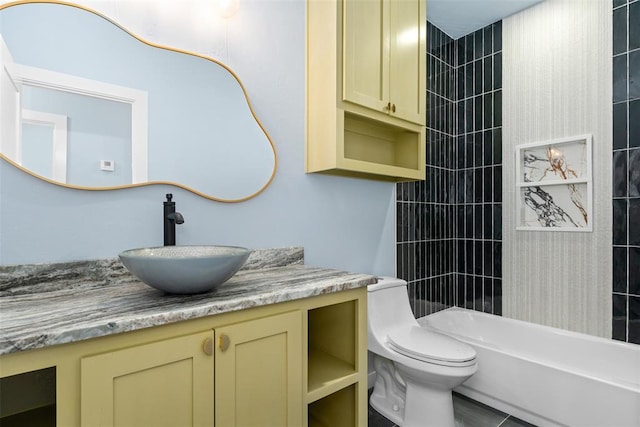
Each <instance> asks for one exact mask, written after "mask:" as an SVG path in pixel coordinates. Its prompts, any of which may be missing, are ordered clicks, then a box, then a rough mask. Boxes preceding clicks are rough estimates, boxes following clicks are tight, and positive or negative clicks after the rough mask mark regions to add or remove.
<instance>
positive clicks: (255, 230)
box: [0, 0, 395, 275]
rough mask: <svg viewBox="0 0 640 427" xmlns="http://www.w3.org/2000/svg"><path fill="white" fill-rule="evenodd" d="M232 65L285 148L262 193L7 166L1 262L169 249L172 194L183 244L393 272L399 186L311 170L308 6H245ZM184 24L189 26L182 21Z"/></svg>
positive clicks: (0, 209)
mask: <svg viewBox="0 0 640 427" xmlns="http://www.w3.org/2000/svg"><path fill="white" fill-rule="evenodd" d="M241 5H242V7H241V10H240V11H239V14H243V16H242V19H243V22H245V23H246V25H245V27H244V28H238V29H234V28H231V29H230V34H229V41H228V45H229V49H228V50H229V54H228V58H227V60H226V62H227V64H228V65H230V66H231V68H232V69H234V71H235V72H236V73H237V74H238V75H239V76H240V78H241V80H242V81H243V83H244V84H245V86H246V87H247V91H248V92H249V96H250V98H251V100H252V103H253V106H254V108H255V110H256V114H257V115H258V117H260V119H261V121H262V123H263V125H264V126H265V128H266V129H267V131H268V132H269V133H270V135H271V137H272V139H273V141H274V142H275V144H276V148H277V150H278V159H279V170H278V173H277V175H276V177H275V180H274V181H273V183H272V185H271V186H270V187H269V188H268V189H267V190H266V191H265V192H264V193H262V194H261V195H259V196H258V197H257V198H254V199H252V200H250V201H247V202H244V203H239V204H222V203H215V202H211V201H209V200H206V199H203V198H200V197H198V196H196V195H193V194H191V193H189V192H187V191H184V190H181V189H178V188H174V187H170V186H151V187H143V188H135V189H127V190H119V191H116V192H114V191H108V192H105V191H80V190H71V189H66V188H63V187H58V186H55V185H51V184H48V183H45V182H43V181H40V180H38V179H36V178H33V177H31V176H29V175H26V174H24V173H22V172H20V171H18V170H16V169H15V168H13V167H12V166H10V165H8V164H6V163H5V162H3V161H0V264H3V265H8V264H17V263H34V262H55V261H67V260H78V259H93V258H103V257H112V256H115V255H116V254H117V253H118V252H119V251H121V250H124V249H127V248H132V247H139V246H148V245H160V244H162V201H163V199H164V195H165V193H167V192H172V193H173V194H174V200H175V201H176V202H177V206H178V210H179V211H180V212H182V214H183V215H184V216H185V220H186V222H185V224H183V225H180V226H178V228H177V240H178V243H179V244H200V243H204V244H234V245H241V246H248V247H252V248H264V247H278V246H292V245H297V246H303V247H304V248H305V258H306V259H305V262H306V263H307V264H310V265H316V266H322V267H330V268H340V269H347V270H351V271H358V272H369V273H374V274H387V275H390V274H394V263H395V262H394V257H395V245H394V227H395V208H394V198H395V190H394V185H393V184H390V183H383V182H375V181H367V180H358V179H350V178H339V177H332V176H323V175H307V174H305V173H304V158H305V156H304V149H305V148H304V147H305V125H304V108H305V12H306V10H305V6H304V5H305V3H304V1H303V0H295V1H269V2H264V1H246V2H242V3H241ZM185 25H188V23H187V24H185Z"/></svg>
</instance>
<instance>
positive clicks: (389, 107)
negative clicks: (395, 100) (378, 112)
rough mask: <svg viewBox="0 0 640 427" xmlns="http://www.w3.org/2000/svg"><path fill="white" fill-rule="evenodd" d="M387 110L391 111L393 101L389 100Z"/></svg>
mask: <svg viewBox="0 0 640 427" xmlns="http://www.w3.org/2000/svg"><path fill="white" fill-rule="evenodd" d="M387 111H391V103H390V102H387Z"/></svg>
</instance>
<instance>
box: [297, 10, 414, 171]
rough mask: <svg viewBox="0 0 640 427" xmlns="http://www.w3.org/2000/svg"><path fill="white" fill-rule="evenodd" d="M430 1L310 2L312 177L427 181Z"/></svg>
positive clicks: (309, 154)
mask: <svg viewBox="0 0 640 427" xmlns="http://www.w3.org/2000/svg"><path fill="white" fill-rule="evenodd" d="M425 32H426V3H425V1H424V0H402V1H392V0H327V1H315V0H308V1H307V165H306V167H307V172H327V173H333V174H339V175H352V176H360V177H367V178H377V179H386V180H395V181H402V180H415V179H424V177H425V162H426V159H425V147H426V145H425V144H426V141H425V127H424V125H425V121H426V38H425Z"/></svg>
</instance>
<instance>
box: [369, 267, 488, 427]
mask: <svg viewBox="0 0 640 427" xmlns="http://www.w3.org/2000/svg"><path fill="white" fill-rule="evenodd" d="M367 290H368V308H367V310H368V315H367V318H368V319H367V325H368V336H369V345H368V348H369V351H371V352H372V353H374V367H375V370H376V374H377V375H376V381H375V386H374V389H373V393H372V394H371V399H370V403H371V406H373V407H374V408H375V409H376V410H377V411H378V412H380V413H381V414H382V415H384V416H385V417H386V418H388V419H389V420H391V421H393V422H394V423H396V424H397V425H399V426H402V427H427V426H434V427H453V426H454V425H455V422H454V419H453V400H452V397H451V390H452V389H453V388H454V387H456V386H458V385H459V384H462V383H463V382H464V381H465V380H467V379H468V378H469V377H470V376H471V375H473V374H474V373H475V372H476V371H477V370H478V365H477V363H476V351H475V350H474V349H473V348H472V347H471V346H469V345H467V344H464V343H462V342H460V341H457V340H455V339H454V338H452V337H449V336H446V335H443V334H440V333H437V332H435V331H431V330H429V329H426V328H423V327H421V326H420V325H419V324H418V322H417V321H416V319H415V317H414V316H413V313H412V311H411V306H410V305H409V296H408V294H407V283H406V282H405V281H404V280H400V279H393V278H382V279H380V278H379V279H378V283H377V284H374V285H369V286H368V288H367Z"/></svg>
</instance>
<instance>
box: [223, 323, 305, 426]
mask: <svg viewBox="0 0 640 427" xmlns="http://www.w3.org/2000/svg"><path fill="white" fill-rule="evenodd" d="M215 335H216V341H215V342H216V349H215V359H216V361H215V375H216V382H215V394H216V426H225V427H231V426H241V427H252V426H255V427H265V426H278V427H284V426H300V425H302V424H303V423H302V353H303V349H302V315H301V313H300V312H299V311H292V312H288V313H283V314H279V315H274V316H269V317H265V318H261V319H257V320H250V321H246V322H242V323H237V324H233V325H229V326H225V327H220V328H216V330H215Z"/></svg>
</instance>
